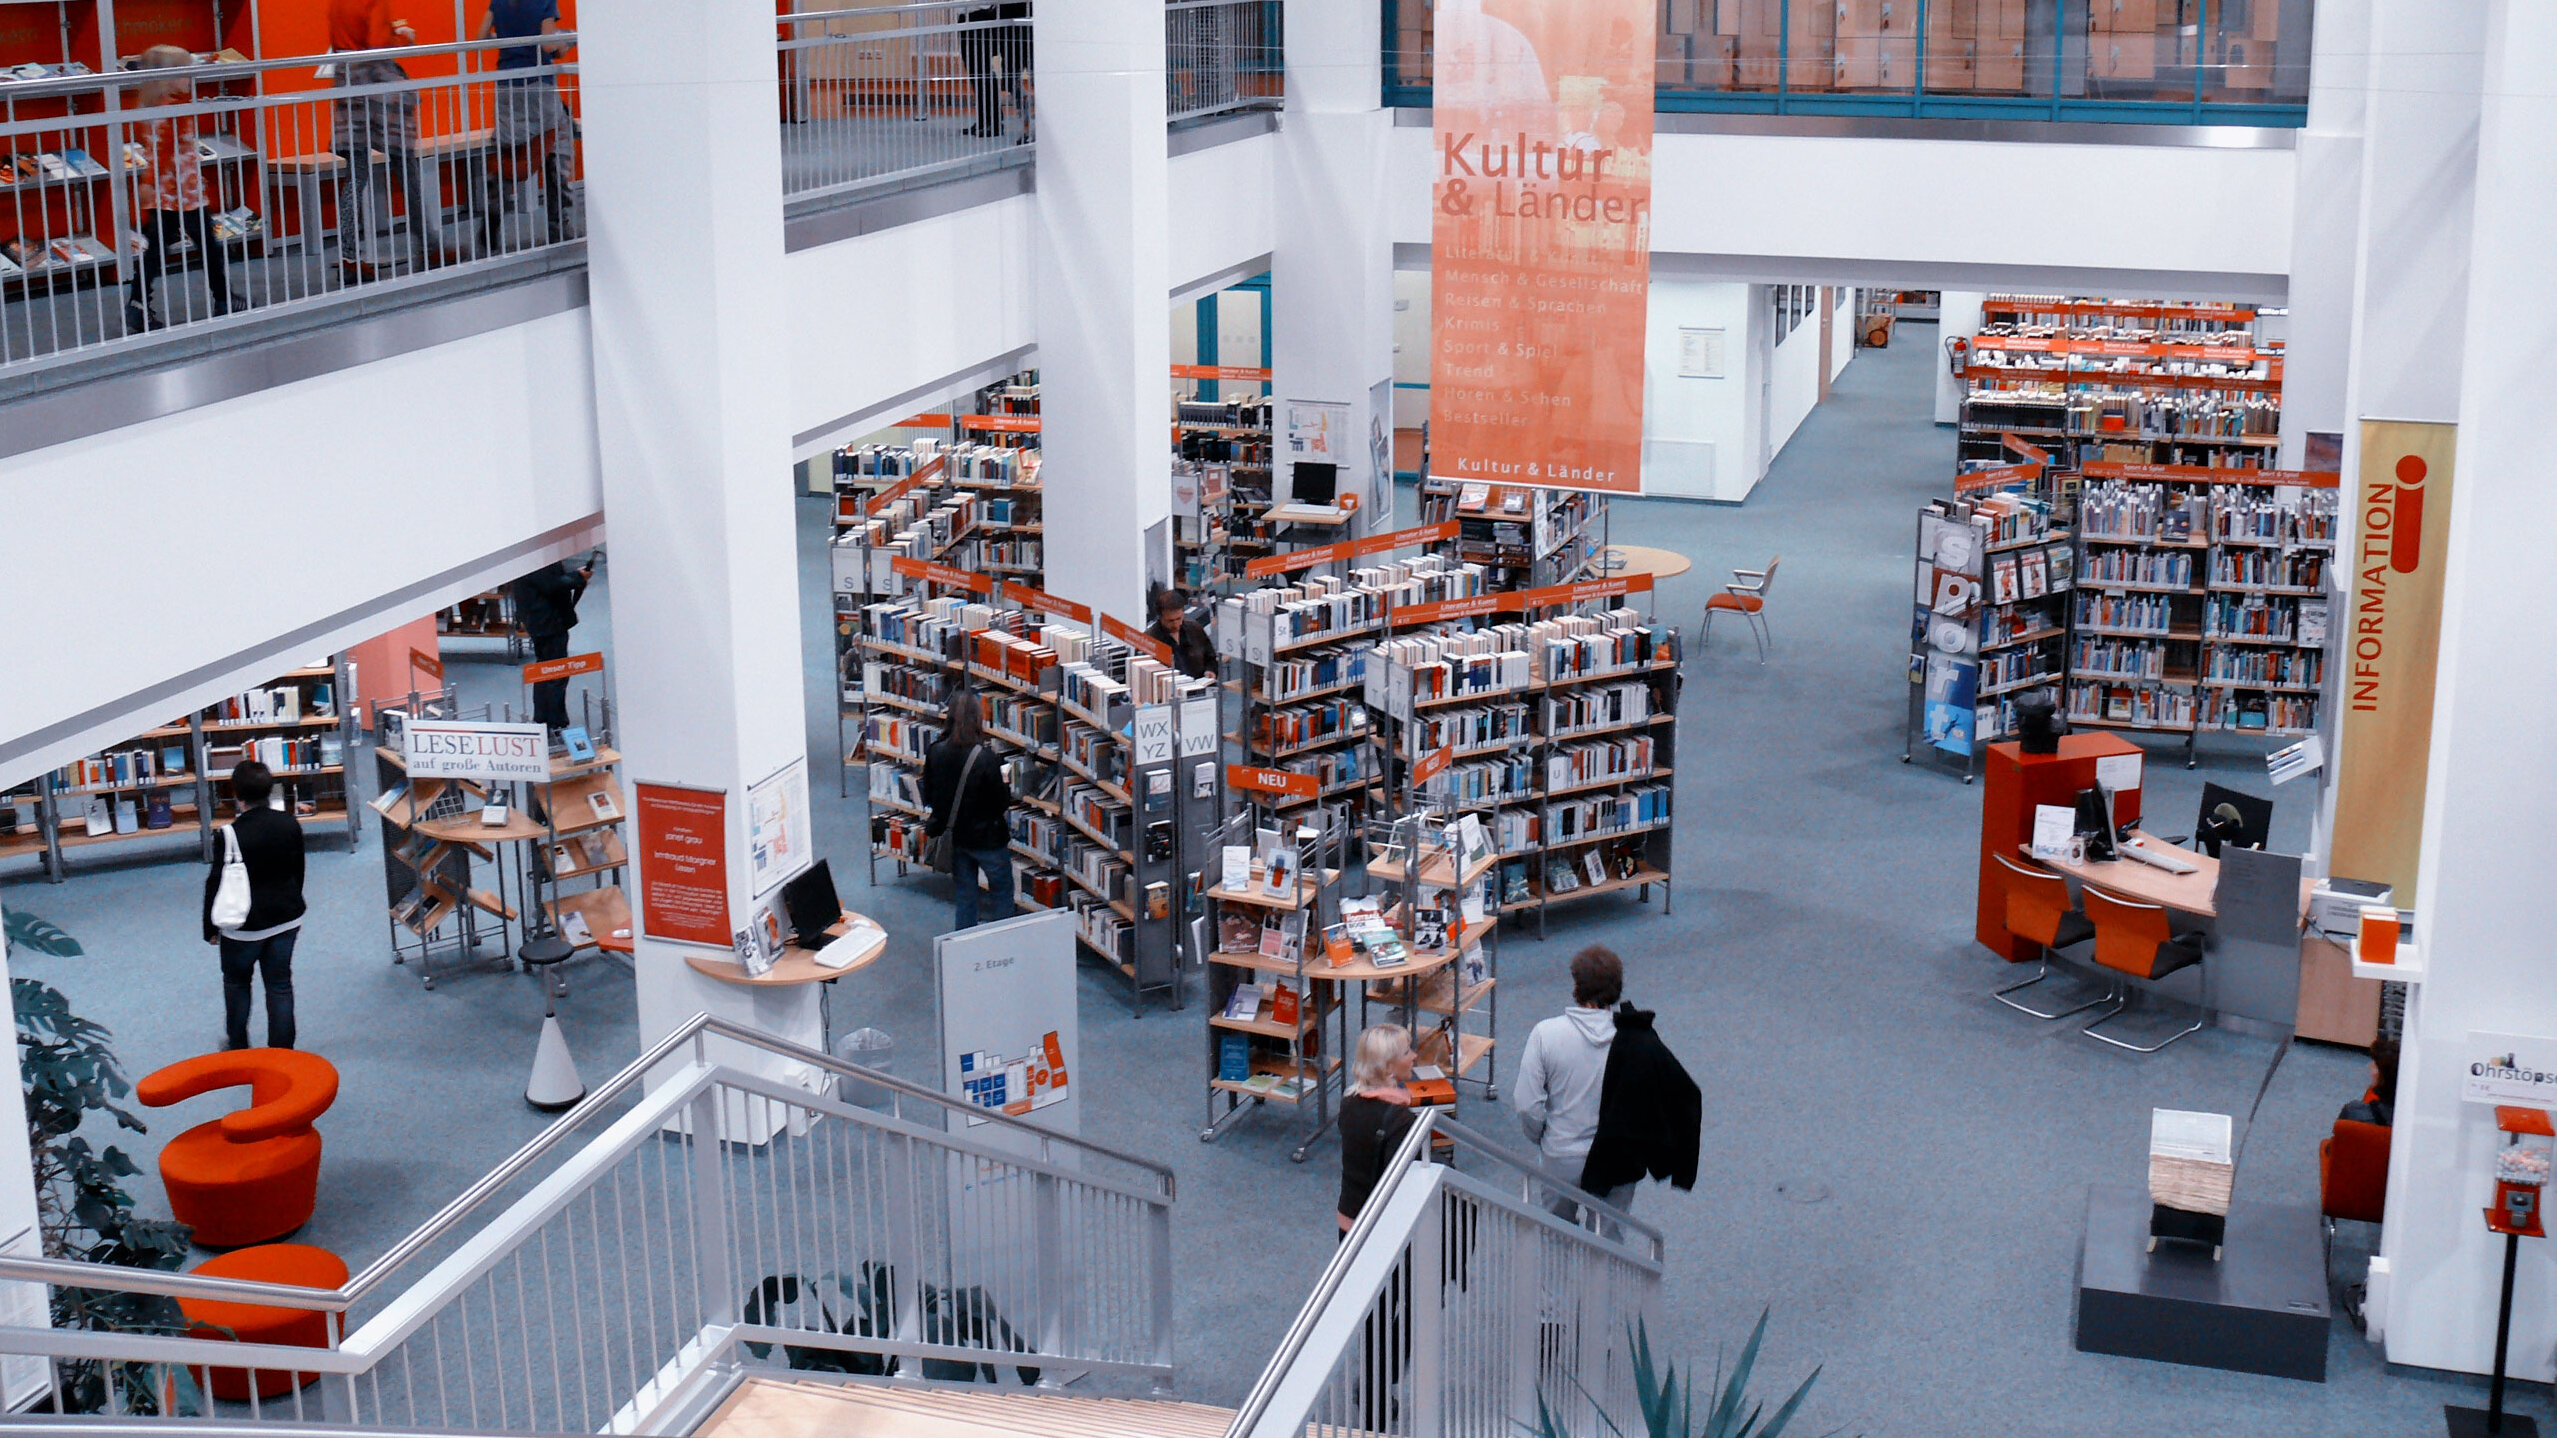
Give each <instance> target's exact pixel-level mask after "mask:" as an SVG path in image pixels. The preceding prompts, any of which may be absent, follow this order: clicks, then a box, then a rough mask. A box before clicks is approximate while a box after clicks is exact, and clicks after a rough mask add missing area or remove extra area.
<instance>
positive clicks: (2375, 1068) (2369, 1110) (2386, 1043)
mask: <svg viewBox="0 0 2557 1438" xmlns="http://www.w3.org/2000/svg"><path fill="white" fill-rule="evenodd" d="M2396 1115H2397V1040H2395V1039H2390V1038H2380V1039H2373V1040H2372V1041H2371V1086H2370V1088H2369V1089H2367V1090H2366V1091H2364V1092H2363V1094H2362V1096H2361V1097H2360V1098H2357V1099H2355V1100H2353V1101H2352V1102H2351V1103H2348V1104H2346V1105H2344V1108H2343V1111H2342V1112H2340V1113H2338V1114H2336V1115H2335V1120H2336V1122H2338V1123H2375V1124H2378V1125H2379V1126H2380V1127H2381V1128H2391V1127H2394V1126H2395V1125H2394V1124H2393V1122H2392V1120H2393V1119H2395V1117H2396Z"/></svg>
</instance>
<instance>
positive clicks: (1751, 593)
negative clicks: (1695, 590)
mask: <svg viewBox="0 0 2557 1438" xmlns="http://www.w3.org/2000/svg"><path fill="white" fill-rule="evenodd" d="M1784 562H1785V557H1784V556H1783V555H1781V554H1779V555H1777V556H1776V557H1775V558H1773V559H1770V560H1768V561H1767V567H1766V568H1764V569H1735V570H1733V571H1731V582H1730V583H1729V584H1726V585H1724V586H1723V587H1722V593H1720V594H1715V595H1709V596H1707V597H1706V599H1705V618H1704V625H1703V628H1704V631H1705V641H1706V642H1707V643H1711V642H1712V641H1713V637H1714V615H1715V613H1716V612H1718V611H1719V612H1722V613H1728V614H1737V615H1739V616H1740V619H1741V622H1742V623H1744V624H1747V625H1748V626H1749V634H1750V637H1751V638H1753V639H1756V640H1757V641H1758V662H1759V663H1761V664H1764V663H1766V662H1767V645H1768V643H1769V640H1770V638H1771V636H1770V635H1769V633H1768V631H1767V590H1768V589H1769V588H1770V587H1771V586H1773V585H1774V584H1775V582H1776V566H1777V565H1779V564H1782V563H1784Z"/></svg>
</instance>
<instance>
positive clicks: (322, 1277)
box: [178, 1243, 346, 1403]
mask: <svg viewBox="0 0 2557 1438" xmlns="http://www.w3.org/2000/svg"><path fill="white" fill-rule="evenodd" d="M195 1271H196V1272H198V1273H201V1274H203V1275H204V1276H205V1277H207V1278H246V1279H254V1280H256V1281H257V1282H260V1283H289V1284H291V1285H293V1286H294V1287H296V1288H343V1287H345V1286H346V1263H345V1261H344V1260H342V1259H340V1258H339V1257H338V1256H337V1255H336V1254H334V1253H331V1252H329V1251H328V1250H327V1249H325V1248H313V1247H311V1246H310V1245H309V1244H306V1243H264V1244H259V1245H258V1246H257V1247H255V1248H243V1249H240V1250H239V1251H237V1252H235V1253H224V1254H217V1255H215V1256H214V1257H212V1258H208V1259H206V1260H205V1261H204V1262H203V1263H202V1264H201V1265H200V1266H198V1267H197V1268H196V1270H195ZM178 1307H179V1308H180V1309H181V1310H182V1311H184V1312H185V1314H186V1316H187V1321H188V1324H189V1327H188V1330H187V1336H188V1337H190V1338H221V1339H229V1340H231V1341H233V1342H236V1343H268V1344H275V1345H277V1346H280V1347H287V1348H326V1347H328V1346H329V1330H328V1313H327V1311H326V1310H324V1309H318V1308H271V1307H269V1306H267V1305H266V1304H263V1303H233V1302H230V1301H228V1300H226V1299H215V1298H181V1299H179V1300H178ZM194 1372H195V1381H196V1382H198V1383H201V1384H203V1385H204V1386H205V1387H206V1388H208V1389H211V1390H212V1393H213V1396H214V1397H216V1398H220V1399H225V1400H227V1401H229V1402H232V1403H246V1402H247V1401H249V1377H250V1374H251V1373H255V1374H256V1376H257V1396H258V1397H260V1398H279V1397H282V1396H283V1395H284V1394H287V1393H290V1392H292V1391H293V1390H294V1389H296V1388H307V1387H309V1386H310V1385H311V1384H313V1383H316V1382H318V1381H319V1377H320V1375H318V1374H316V1373H295V1372H291V1371H289V1370H286V1369H281V1368H258V1369H247V1368H198V1369H196V1370H194Z"/></svg>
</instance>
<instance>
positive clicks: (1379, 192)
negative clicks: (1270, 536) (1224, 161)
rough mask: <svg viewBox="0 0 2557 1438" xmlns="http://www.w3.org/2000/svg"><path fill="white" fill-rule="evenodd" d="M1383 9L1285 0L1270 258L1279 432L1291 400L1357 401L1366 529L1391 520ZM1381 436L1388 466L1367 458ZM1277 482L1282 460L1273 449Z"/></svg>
mask: <svg viewBox="0 0 2557 1438" xmlns="http://www.w3.org/2000/svg"><path fill="white" fill-rule="evenodd" d="M1383 23H1384V21H1383V11H1382V10H1381V9H1380V7H1378V6H1377V5H1375V4H1373V3H1362V0H1311V3H1303V4H1298V5H1293V6H1291V7H1289V9H1288V12H1287V114H1286V123H1285V124H1284V125H1283V126H1281V128H1280V130H1279V136H1278V138H1279V159H1278V166H1277V169H1278V185H1279V204H1278V240H1277V248H1276V250H1275V251H1274V252H1273V254H1272V255H1271V260H1270V296H1271V300H1272V315H1271V320H1270V369H1271V376H1270V388H1271V393H1272V396H1273V398H1275V399H1276V400H1277V401H1278V404H1279V412H1278V413H1277V414H1276V415H1275V416H1274V418H1273V430H1274V438H1275V439H1276V440H1277V442H1278V445H1279V447H1280V448H1281V449H1282V450H1283V449H1284V446H1285V443H1286V427H1287V415H1286V409H1285V406H1286V403H1287V401H1289V400H1318V401H1324V402H1328V403H1333V404H1345V405H1348V406H1349V416H1350V417H1349V435H1350V439H1351V442H1350V445H1349V458H1347V459H1345V460H1344V462H1343V463H1342V466H1341V476H1340V487H1341V491H1342V492H1343V493H1350V492H1353V490H1354V489H1355V491H1356V492H1357V493H1359V494H1360V496H1361V497H1360V501H1359V502H1360V505H1361V507H1362V508H1361V517H1360V518H1359V520H1358V521H1357V525H1358V529H1357V532H1358V533H1361V534H1366V533H1372V532H1381V531H1384V530H1388V529H1391V528H1393V527H1394V517H1393V464H1394V460H1393V455H1394V448H1393V444H1394V387H1393V381H1394V241H1393V236H1392V234H1391V233H1390V232H1389V231H1388V229H1387V227H1386V210H1387V184H1386V161H1387V151H1388V148H1389V142H1390V141H1391V140H1392V138H1393V128H1394V117H1393V114H1392V112H1390V111H1388V110H1387V109H1385V107H1384V85H1385V77H1384V70H1383V55H1384V51H1383V48H1382V47H1383V36H1382V29H1383ZM1380 435H1381V436H1382V437H1383V445H1384V452H1385V462H1384V466H1383V469H1384V472H1383V473H1382V474H1379V473H1376V472H1375V471H1376V469H1377V466H1376V465H1374V464H1373V463H1372V462H1371V460H1370V457H1369V455H1370V448H1371V446H1372V444H1373V443H1374V442H1375V439H1376V437H1377V436H1380ZM1274 458H1275V460H1276V462H1277V466H1278V468H1277V470H1276V472H1275V473H1274V474H1273V475H1272V484H1273V487H1274V490H1275V491H1276V492H1277V493H1279V494H1282V495H1283V494H1284V493H1285V492H1286V489H1287V483H1288V475H1287V472H1286V465H1287V459H1286V456H1285V454H1284V453H1280V454H1278V455H1275V456H1274Z"/></svg>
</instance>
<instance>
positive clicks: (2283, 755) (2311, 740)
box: [2264, 734, 2326, 784]
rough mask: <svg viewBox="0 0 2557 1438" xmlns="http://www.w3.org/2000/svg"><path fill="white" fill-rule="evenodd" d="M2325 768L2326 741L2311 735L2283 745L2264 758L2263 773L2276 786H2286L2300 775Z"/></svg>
mask: <svg viewBox="0 0 2557 1438" xmlns="http://www.w3.org/2000/svg"><path fill="white" fill-rule="evenodd" d="M2325 767H2326V741H2324V740H2322V739H2320V738H2318V737H2317V736H2316V735H2314V734H2311V735H2309V736H2308V737H2307V738H2305V739H2302V740H2301V741H2299V742H2298V743H2296V744H2285V745H2283V746H2282V747H2281V748H2279V749H2276V750H2274V751H2273V752H2272V753H2270V754H2267V755H2265V756H2264V773H2265V776H2266V777H2267V778H2270V779H2271V780H2272V781H2273V782H2274V783H2276V784H2287V783H2289V782H2291V781H2292V780H2293V779H2296V778H2298V777H2300V776H2301V775H2302V774H2314V773H2316V772H2317V771H2318V770H2320V769H2323V768H2325Z"/></svg>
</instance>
